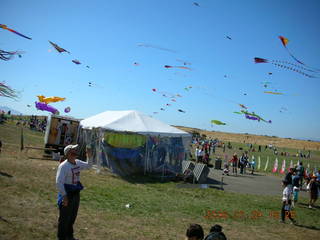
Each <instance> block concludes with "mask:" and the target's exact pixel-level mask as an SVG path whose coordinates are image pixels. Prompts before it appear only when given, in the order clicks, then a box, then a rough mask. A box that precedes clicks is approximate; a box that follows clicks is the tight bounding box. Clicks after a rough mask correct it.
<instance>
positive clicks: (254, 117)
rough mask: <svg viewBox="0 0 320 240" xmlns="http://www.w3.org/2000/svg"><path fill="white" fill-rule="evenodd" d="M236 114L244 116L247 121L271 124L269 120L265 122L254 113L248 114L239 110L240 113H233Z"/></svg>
mask: <svg viewBox="0 0 320 240" xmlns="http://www.w3.org/2000/svg"><path fill="white" fill-rule="evenodd" d="M234 113H236V114H244V115H245V117H246V119H249V120H257V121H259V122H260V121H263V122H266V123H272V121H271V120H269V121H267V120H265V119H263V118H262V117H260V116H259V115H258V114H256V113H254V112H248V111H246V110H243V109H242V110H240V112H234Z"/></svg>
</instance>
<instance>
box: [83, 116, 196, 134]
mask: <svg viewBox="0 0 320 240" xmlns="http://www.w3.org/2000/svg"><path fill="white" fill-rule="evenodd" d="M80 124H81V126H82V128H84V129H93V128H103V129H105V130H112V131H120V132H134V133H138V134H142V135H153V136H159V135H160V136H167V137H168V136H172V137H173V136H175V137H177V136H181V137H183V136H185V137H187V136H190V134H189V133H187V132H184V131H182V130H180V129H177V128H175V127H172V126H170V125H168V124H165V123H163V122H161V121H159V120H157V119H154V118H152V117H149V116H147V115H145V114H143V113H140V112H138V111H133V110H131V111H105V112H103V113H99V114H97V115H95V116H92V117H89V118H86V119H84V120H82V121H81V123H80Z"/></svg>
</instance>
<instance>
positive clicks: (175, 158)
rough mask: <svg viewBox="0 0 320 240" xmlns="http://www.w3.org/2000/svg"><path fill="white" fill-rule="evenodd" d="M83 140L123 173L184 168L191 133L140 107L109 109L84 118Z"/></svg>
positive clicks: (104, 163) (102, 162) (103, 163)
mask: <svg viewBox="0 0 320 240" xmlns="http://www.w3.org/2000/svg"><path fill="white" fill-rule="evenodd" d="M80 126H81V129H80V133H79V144H80V146H82V150H84V149H85V147H90V148H91V149H93V150H94V151H93V153H94V156H93V158H94V159H93V160H94V163H95V164H96V165H97V166H98V167H107V168H109V169H111V170H112V171H113V172H114V173H117V174H119V175H130V174H137V173H144V174H146V173H161V174H162V175H175V174H176V173H179V172H181V169H182V161H183V160H186V159H187V158H188V157H189V146H190V143H191V135H190V134H189V133H187V132H184V131H182V130H180V129H177V128H175V127H172V126H170V125H168V124H166V123H163V122H161V121H159V120H156V119H154V118H152V117H149V116H147V115H145V114H143V113H140V112H138V111H105V112H103V113H100V114H97V115H95V116H92V117H89V118H86V119H84V120H82V121H81V122H80Z"/></svg>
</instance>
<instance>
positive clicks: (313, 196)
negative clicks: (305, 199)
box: [309, 176, 318, 208]
mask: <svg viewBox="0 0 320 240" xmlns="http://www.w3.org/2000/svg"><path fill="white" fill-rule="evenodd" d="M316 178H317V177H316V176H312V177H311V180H310V183H309V193H310V201H309V208H314V204H315V202H316V201H317V199H318V184H317V182H316Z"/></svg>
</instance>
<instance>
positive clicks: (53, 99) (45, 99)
mask: <svg viewBox="0 0 320 240" xmlns="http://www.w3.org/2000/svg"><path fill="white" fill-rule="evenodd" d="M37 97H38V99H39V102H43V103H46V104H48V103H52V102H60V101H64V100H65V99H66V98H62V97H45V96H43V95H40V96H37Z"/></svg>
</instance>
